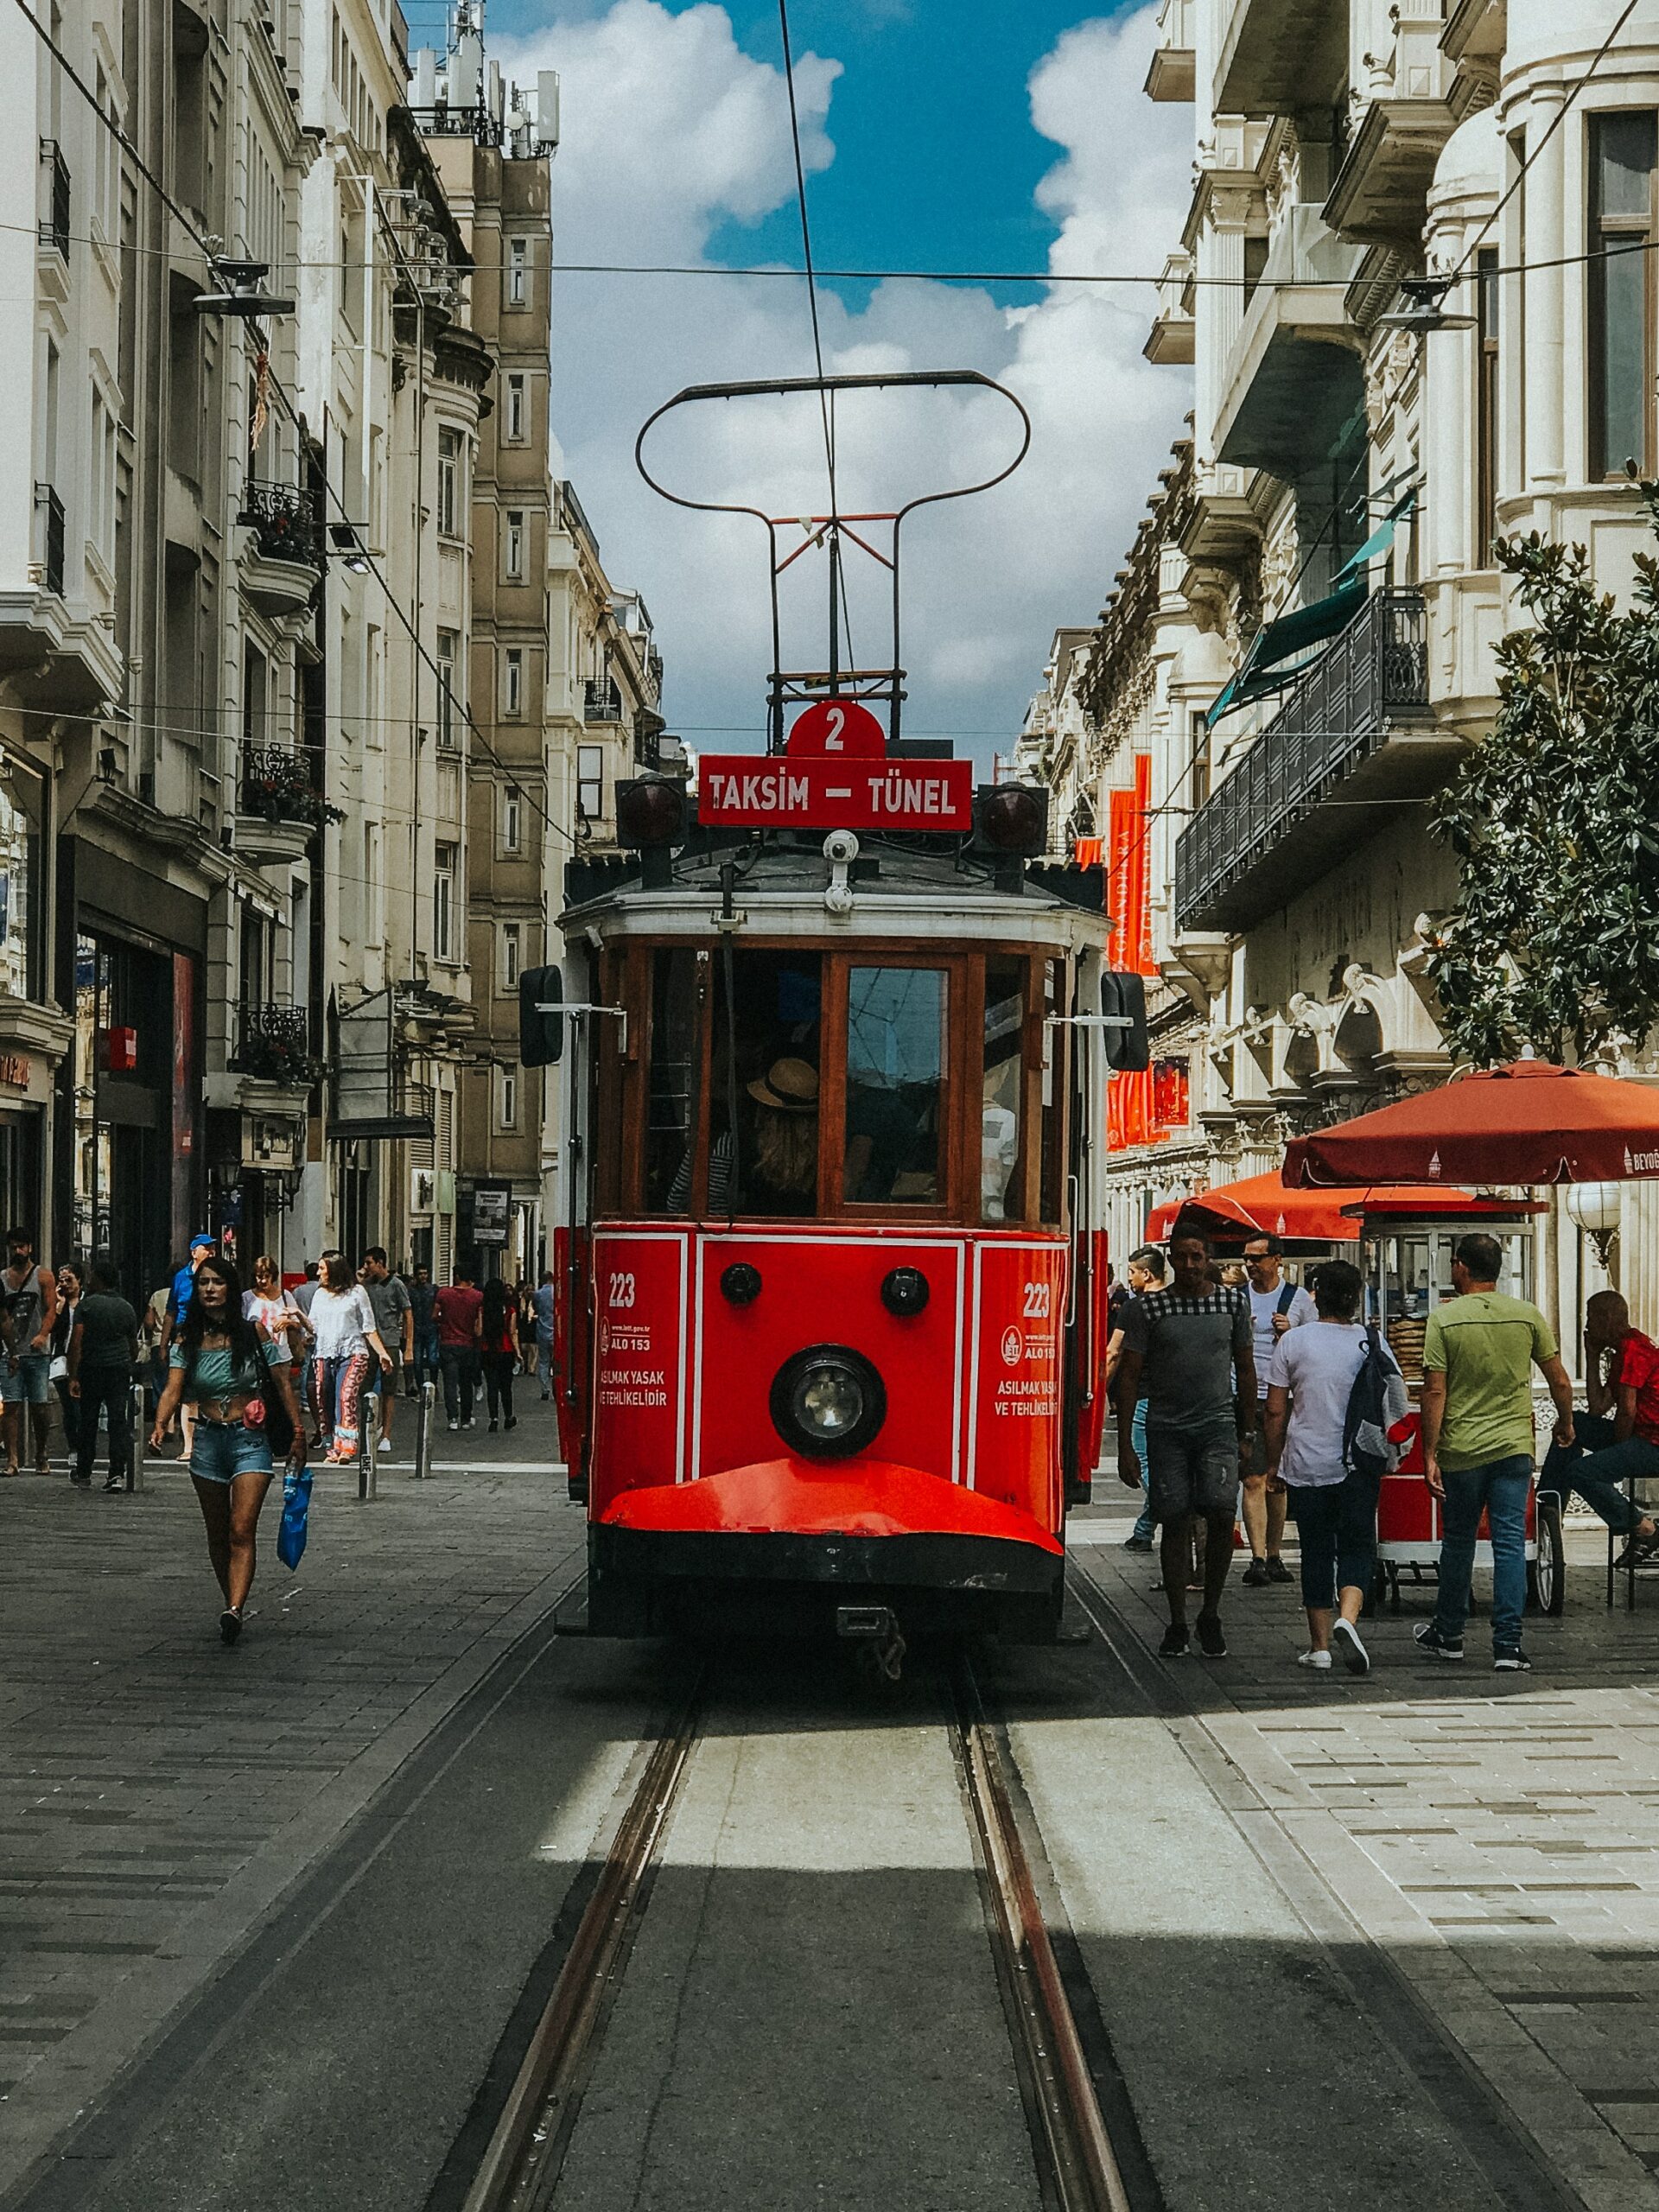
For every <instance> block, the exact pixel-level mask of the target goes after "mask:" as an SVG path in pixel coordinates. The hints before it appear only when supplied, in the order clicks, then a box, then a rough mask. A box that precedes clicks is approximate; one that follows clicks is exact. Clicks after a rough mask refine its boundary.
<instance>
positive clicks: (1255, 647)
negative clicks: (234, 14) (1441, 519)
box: [1204, 486, 1417, 729]
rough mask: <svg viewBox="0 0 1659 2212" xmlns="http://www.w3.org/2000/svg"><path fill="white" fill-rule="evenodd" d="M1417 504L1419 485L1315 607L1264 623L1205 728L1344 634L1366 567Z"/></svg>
mask: <svg viewBox="0 0 1659 2212" xmlns="http://www.w3.org/2000/svg"><path fill="white" fill-rule="evenodd" d="M1416 504H1417V491H1416V487H1415V486H1413V487H1412V489H1411V490H1410V491H1409V492H1408V493H1405V494H1404V496H1403V497H1402V498H1401V499H1397V500H1395V504H1394V505H1393V506H1392V507H1391V508H1390V509H1389V512H1388V514H1387V515H1386V517H1385V518H1383V521H1382V522H1381V523H1380V524H1378V525H1377V527H1376V529H1375V530H1374V531H1372V532H1371V534H1370V537H1368V538H1367V539H1366V541H1365V543H1363V545H1362V546H1361V547H1360V549H1359V550H1358V552H1357V553H1356V554H1354V555H1353V556H1352V557H1351V559H1349V560H1347V561H1344V563H1343V565H1342V567H1341V568H1340V569H1338V572H1337V575H1336V576H1335V578H1334V580H1333V583H1332V589H1331V590H1330V591H1329V592H1328V593H1327V594H1325V597H1324V598H1323V599H1316V600H1315V601H1313V604H1312V606H1310V607H1294V608H1293V610H1292V611H1291V613H1288V614H1281V615H1280V617H1279V618H1278V620H1276V621H1274V622H1264V623H1263V624H1262V627H1261V628H1260V629H1259V630H1258V631H1257V632H1256V633H1255V638H1254V639H1253V640H1252V641H1251V645H1250V649H1249V652H1247V653H1246V654H1245V656H1244V662H1243V667H1241V668H1240V670H1239V671H1238V673H1237V675H1236V676H1235V677H1233V678H1232V679H1231V681H1230V683H1228V684H1226V686H1225V687H1224V690H1222V692H1221V695H1220V696H1219V697H1218V698H1217V701H1216V702H1215V704H1214V705H1213V706H1212V707H1211V709H1210V711H1209V713H1208V714H1206V715H1205V718H1204V720H1205V728H1208V729H1213V728H1215V726H1216V724H1217V722H1218V721H1220V720H1221V718H1222V716H1223V715H1230V714H1233V713H1235V712H1236V710H1237V709H1239V708H1240V707H1246V706H1248V705H1249V702H1250V701H1251V700H1252V699H1259V698H1261V697H1262V695H1263V694H1264V693H1266V692H1268V691H1278V690H1282V689H1283V688H1284V686H1285V685H1286V684H1287V683H1294V682H1295V680H1296V678H1297V677H1299V676H1300V674H1301V673H1302V671H1303V670H1304V669H1305V668H1306V666H1307V665H1308V664H1307V662H1306V661H1305V660H1301V659H1297V660H1295V662H1294V665H1293V666H1291V667H1288V668H1287V667H1286V666H1285V665H1284V664H1285V663H1286V662H1287V661H1289V660H1291V659H1292V658H1293V656H1294V655H1298V654H1301V653H1305V652H1307V650H1308V648H1309V647H1310V646H1312V645H1323V644H1324V643H1325V641H1326V639H1331V638H1336V637H1339V636H1340V635H1341V634H1342V632H1343V631H1344V630H1345V629H1346V628H1347V627H1348V625H1349V624H1350V623H1351V621H1352V620H1353V619H1354V617H1355V616H1356V615H1357V613H1358V612H1359V610H1360V608H1361V607H1363V605H1364V604H1365V598H1366V592H1367V588H1368V586H1367V580H1366V575H1365V570H1366V569H1367V568H1368V567H1369V566H1370V563H1372V562H1373V561H1377V560H1380V559H1381V558H1382V557H1383V555H1384V554H1385V553H1387V552H1388V551H1389V550H1390V549H1391V548H1392V546H1393V544H1394V534H1395V530H1396V528H1397V527H1398V525H1399V524H1400V523H1401V522H1402V520H1403V519H1404V518H1405V517H1406V516H1407V515H1408V514H1409V513H1410V512H1411V510H1412V509H1413V507H1414V506H1415V505H1416Z"/></svg>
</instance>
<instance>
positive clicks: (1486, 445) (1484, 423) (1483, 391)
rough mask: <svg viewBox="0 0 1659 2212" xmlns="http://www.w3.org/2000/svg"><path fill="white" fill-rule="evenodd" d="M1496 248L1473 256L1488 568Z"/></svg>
mask: <svg viewBox="0 0 1659 2212" xmlns="http://www.w3.org/2000/svg"><path fill="white" fill-rule="evenodd" d="M1498 283H1499V278H1498V274H1497V247H1496V246H1483V247H1482V248H1481V249H1480V251H1479V252H1478V254H1477V255H1476V256H1475V304H1476V311H1477V314H1478V318H1479V321H1478V340H1477V343H1478V346H1479V353H1478V356H1477V359H1476V365H1475V376H1476V379H1477V381H1476V385H1475V566H1476V568H1478V569H1485V568H1490V567H1491V561H1492V541H1493V540H1494V539H1495V538H1496V537H1497V477H1498V459H1497V437H1498V425H1499V423H1500V421H1501V419H1502V418H1501V414H1500V410H1501V408H1502V404H1503V403H1502V399H1501V397H1500V395H1499V392H1498V384H1497V315H1498V289H1497V288H1498Z"/></svg>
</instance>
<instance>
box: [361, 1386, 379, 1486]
mask: <svg viewBox="0 0 1659 2212" xmlns="http://www.w3.org/2000/svg"><path fill="white" fill-rule="evenodd" d="M379 1427H380V1402H379V1400H378V1398H371V1397H370V1396H369V1395H367V1393H366V1392H365V1394H364V1395H363V1397H362V1398H361V1400H360V1401H359V1405H358V1411H357V1498H358V1503H359V1505H366V1504H367V1503H369V1501H370V1500H371V1499H372V1497H373V1496H374V1490H375V1438H376V1435H377V1433H378V1430H379Z"/></svg>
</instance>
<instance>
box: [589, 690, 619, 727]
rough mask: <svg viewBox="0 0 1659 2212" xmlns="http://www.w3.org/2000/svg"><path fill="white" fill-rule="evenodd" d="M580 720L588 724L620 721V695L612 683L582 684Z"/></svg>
mask: <svg viewBox="0 0 1659 2212" xmlns="http://www.w3.org/2000/svg"><path fill="white" fill-rule="evenodd" d="M582 718H583V720H584V721H590V722H620V721H621V719H622V694H621V693H620V691H619V690H617V688H616V686H615V684H614V683H609V682H608V681H607V682H603V683H584V684H583V685H582Z"/></svg>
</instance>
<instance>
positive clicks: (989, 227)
mask: <svg viewBox="0 0 1659 2212" xmlns="http://www.w3.org/2000/svg"><path fill="white" fill-rule="evenodd" d="M693 4H696V0H667V5H668V6H669V8H670V10H671V13H673V14H675V15H683V14H684V13H686V12H687V10H688V8H689V7H690V6H691V5H693ZM598 12H599V10H598V9H597V7H596V6H593V5H588V6H575V7H570V6H564V5H556V4H554V0H489V10H488V16H487V18H486V22H487V29H488V31H489V33H490V34H491V35H493V34H495V33H497V32H500V33H503V34H506V35H513V34H520V35H522V34H525V33H529V32H532V31H536V30H539V29H542V28H543V26H545V25H547V24H550V23H552V22H556V21H562V20H563V21H568V20H569V19H570V18H572V17H574V16H582V15H591V14H596V13H598ZM727 12H728V15H729V16H731V19H732V23H733V28H734V29H735V31H736V33H737V35H738V39H739V41H740V43H741V45H742V47H743V48H744V50H745V51H746V52H747V53H748V54H753V55H754V56H755V58H756V59H757V60H765V61H770V62H774V63H776V62H779V61H780V60H781V48H780V46H779V27H778V10H777V6H776V0H732V4H730V5H729V6H728V10H727ZM1118 12H1119V10H1117V9H1116V8H1114V7H1111V6H1100V7H1096V8H1092V9H1091V8H1089V7H1087V6H1080V5H1078V4H1077V0H1012V4H1011V3H1010V0H791V7H790V11H789V22H790V35H791V40H792V41H793V44H794V49H795V53H796V54H797V56H799V55H801V54H806V53H808V52H816V53H817V54H823V55H825V56H829V57H833V58H834V59H836V60H839V61H841V62H842V64H843V65H844V70H845V73H844V74H843V75H842V77H841V78H840V79H838V80H837V82H836V90H835V98H834V111H833V113H834V122H833V135H834V138H835V143H836V158H835V161H834V162H833V163H832V164H831V165H830V167H829V168H828V169H827V170H825V171H823V173H822V174H820V175H817V176H815V177H813V178H812V179H811V180H810V183H809V187H808V193H809V204H810V213H811V219H812V242H813V249H814V251H815V252H816V254H817V258H818V259H819V261H820V262H822V263H823V264H826V265H829V266H836V265H840V266H844V267H855V268H905V269H914V268H946V269H954V268H963V267H974V268H998V269H1001V268H1011V269H1041V268H1042V267H1043V266H1044V264H1045V257H1046V254H1047V251H1048V247H1049V245H1050V242H1051V240H1052V238H1053V236H1054V226H1053V225H1052V223H1051V222H1049V221H1047V220H1046V219H1044V218H1043V217H1041V216H1040V215H1039V213H1038V211H1037V209H1036V208H1035V207H1034V206H1033V200H1032V194H1033V192H1034V191H1035V189H1036V187H1037V183H1038V181H1039V178H1040V177H1041V175H1043V173H1044V171H1045V170H1046V169H1047V168H1049V167H1050V166H1051V165H1052V161H1053V158H1054V149H1053V147H1052V145H1050V144H1048V143H1046V141H1045V140H1043V139H1042V138H1040V137H1039V136H1038V134H1037V132H1036V131H1035V130H1033V128H1032V122H1031V110H1030V102H1029V99H1028V97H1027V90H1026V82H1027V78H1028V77H1029V75H1030V73H1031V71H1032V69H1033V67H1035V65H1036V64H1037V62H1038V61H1039V60H1041V58H1042V57H1043V55H1044V54H1046V53H1047V51H1048V50H1049V48H1051V47H1052V45H1053V44H1054V42H1055V41H1056V40H1057V39H1058V37H1059V36H1060V35H1061V33H1062V32H1064V31H1065V30H1068V29H1071V27H1072V26H1073V25H1074V24H1076V23H1077V22H1081V21H1083V20H1084V18H1086V17H1087V16H1112V15H1114V14H1116V13H1118ZM420 20H422V21H424V18H421V19H420ZM799 251H800V236H799V227H798V222H797V220H796V216H795V212H794V210H793V208H792V207H784V208H779V210H777V211H776V212H775V213H773V214H772V215H770V216H768V217H766V219H764V220H763V221H761V222H760V223H759V224H756V225H745V224H739V223H728V224H726V225H725V226H722V228H721V230H719V231H717V232H715V234H714V236H713V237H712V238H711V239H710V241H709V256H710V258H712V259H715V260H719V261H741V260H743V259H745V258H753V259H759V260H785V259H787V260H790V261H794V260H796V259H798V256H799ZM842 289H844V290H845V291H846V293H847V296H848V297H849V299H851V300H853V301H854V302H861V300H862V298H863V296H864V295H863V293H862V292H861V289H860V288H858V287H856V286H852V287H844V288H842ZM997 296H998V297H1000V298H1002V299H1004V300H1005V301H1006V302H1009V303H1013V304H1016V305H1023V304H1027V303H1028V302H1030V300H1031V298H1032V296H1033V294H1032V292H1031V290H1030V289H1029V288H1028V287H1027V288H1023V289H1020V290H1018V291H1008V292H1006V293H1002V294H999V295H997Z"/></svg>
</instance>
